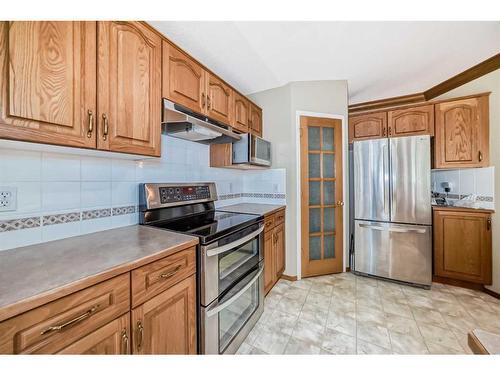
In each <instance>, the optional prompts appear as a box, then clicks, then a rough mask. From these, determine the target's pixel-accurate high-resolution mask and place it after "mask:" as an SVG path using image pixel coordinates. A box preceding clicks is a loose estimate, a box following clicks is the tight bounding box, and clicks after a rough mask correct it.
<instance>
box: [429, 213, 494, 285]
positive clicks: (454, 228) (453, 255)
mask: <svg viewBox="0 0 500 375" xmlns="http://www.w3.org/2000/svg"><path fill="white" fill-rule="evenodd" d="M433 225H434V227H433V230H434V273H435V275H437V276H442V277H447V278H451V279H457V280H463V281H469V282H475V283H480V284H491V262H492V260H491V256H492V255H491V251H492V249H491V217H490V214H488V213H478V212H469V211H463V210H462V211H450V210H442V211H440V210H434V223H433Z"/></svg>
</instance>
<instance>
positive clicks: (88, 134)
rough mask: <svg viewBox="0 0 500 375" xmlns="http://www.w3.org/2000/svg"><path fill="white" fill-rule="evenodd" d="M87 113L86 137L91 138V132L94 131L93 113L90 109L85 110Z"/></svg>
mask: <svg viewBox="0 0 500 375" xmlns="http://www.w3.org/2000/svg"><path fill="white" fill-rule="evenodd" d="M87 114H88V115H89V130H88V132H87V138H91V137H92V132H93V131H94V114H93V113H92V111H91V110H90V109H89V110H88V111H87Z"/></svg>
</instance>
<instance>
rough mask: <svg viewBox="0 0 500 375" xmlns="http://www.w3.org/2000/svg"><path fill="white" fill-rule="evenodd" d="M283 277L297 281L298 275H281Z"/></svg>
mask: <svg viewBox="0 0 500 375" xmlns="http://www.w3.org/2000/svg"><path fill="white" fill-rule="evenodd" d="M281 278H282V279H284V280H288V281H297V276H288V275H285V274H283V275H281Z"/></svg>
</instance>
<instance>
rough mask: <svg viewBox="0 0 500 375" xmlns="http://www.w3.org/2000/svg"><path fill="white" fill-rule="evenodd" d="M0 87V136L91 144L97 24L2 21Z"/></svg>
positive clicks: (88, 145)
mask: <svg viewBox="0 0 500 375" xmlns="http://www.w3.org/2000/svg"><path fill="white" fill-rule="evenodd" d="M0 90H1V92H0V138H7V139H17V140H24V141H32V142H41V143H50V144H58V145H64V146H77V147H86V148H95V146H96V136H95V118H96V22H59V21H14V22H1V23H0Z"/></svg>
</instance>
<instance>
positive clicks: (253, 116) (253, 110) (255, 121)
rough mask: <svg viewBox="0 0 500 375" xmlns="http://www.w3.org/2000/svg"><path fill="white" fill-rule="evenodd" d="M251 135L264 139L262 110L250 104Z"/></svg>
mask: <svg viewBox="0 0 500 375" xmlns="http://www.w3.org/2000/svg"><path fill="white" fill-rule="evenodd" d="M249 130H250V133H252V134H255V135H258V136H259V137H262V109H260V108H259V107H257V106H256V105H254V104H252V103H250V121H249Z"/></svg>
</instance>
